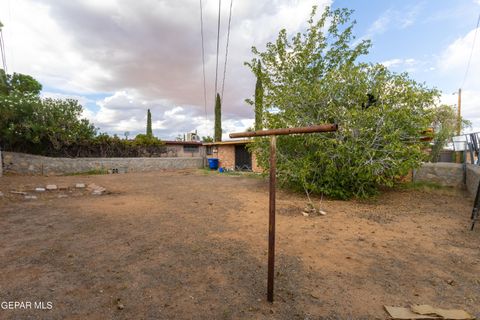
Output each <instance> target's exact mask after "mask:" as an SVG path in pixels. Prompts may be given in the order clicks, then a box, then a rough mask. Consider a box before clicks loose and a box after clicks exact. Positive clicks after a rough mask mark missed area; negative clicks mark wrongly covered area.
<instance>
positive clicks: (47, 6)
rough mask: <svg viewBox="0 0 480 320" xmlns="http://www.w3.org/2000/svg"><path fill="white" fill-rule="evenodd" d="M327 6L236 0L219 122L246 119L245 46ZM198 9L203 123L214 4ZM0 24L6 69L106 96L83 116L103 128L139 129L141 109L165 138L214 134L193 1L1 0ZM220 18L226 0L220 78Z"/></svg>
mask: <svg viewBox="0 0 480 320" xmlns="http://www.w3.org/2000/svg"><path fill="white" fill-rule="evenodd" d="M331 2H332V1H331V0H320V1H318V0H304V1H298V0H274V1H268V0H258V1H253V0H250V1H234V4H233V16H232V28H231V35H230V49H229V57H228V66H227V71H226V83H225V93H224V99H223V106H222V107H223V114H224V119H225V121H224V124H225V126H224V128H227V126H230V125H232V126H231V127H228V128H229V130H234V131H236V130H237V129H240V128H242V129H244V124H246V123H247V122H248V121H247V120H245V119H252V118H253V110H252V108H251V107H250V106H247V105H246V104H245V103H244V99H245V98H249V97H251V95H252V94H253V89H254V79H253V76H252V75H251V74H250V71H249V70H248V69H247V68H246V67H245V66H244V65H243V62H244V61H248V60H250V58H251V53H250V48H251V46H252V45H256V46H259V47H260V48H263V46H264V45H265V43H266V42H267V41H272V40H274V39H275V37H276V35H277V33H278V31H279V30H280V29H281V28H284V27H285V28H287V30H288V32H290V33H295V32H298V31H301V30H302V28H303V26H305V24H306V20H307V18H308V16H309V14H310V11H311V7H312V5H319V11H320V12H321V11H322V8H323V6H325V5H329V4H331ZM9 5H10V8H9V7H8V6H9ZM204 5H205V6H204V28H205V50H206V57H205V58H206V72H207V94H208V97H207V98H208V101H207V109H208V110H207V111H208V114H209V119H211V118H212V114H213V103H214V88H213V82H214V70H215V58H216V56H215V52H216V22H217V10H218V7H217V5H218V3H216V2H215V1H204ZM9 11H10V12H11V14H8V12H9ZM0 20H1V21H2V22H3V23H4V25H5V27H4V36H5V43H6V47H7V60H8V62H9V66H10V70H9V71H10V72H12V71H15V72H22V73H27V74H30V75H32V76H33V77H35V78H37V79H38V80H40V81H41V82H42V83H43V84H44V87H45V88H47V89H48V90H49V91H55V90H59V91H62V92H70V93H72V95H75V96H82V95H83V94H87V93H88V94H91V93H103V94H109V97H108V98H106V99H103V100H101V101H98V102H97V105H98V107H99V110H98V111H96V112H93V111H90V112H88V111H87V112H86V114H87V115H88V117H89V118H90V119H92V120H93V121H94V122H95V124H96V125H97V126H99V127H100V128H101V130H102V131H109V132H117V133H121V131H123V130H128V131H132V132H133V131H139V132H140V131H143V128H144V117H145V114H146V109H147V108H151V109H152V111H154V114H155V116H156V117H157V122H154V123H155V126H157V131H158V133H159V134H162V135H163V134H164V135H168V136H172V134H175V133H176V132H177V131H179V129H180V128H181V129H182V130H186V129H187V128H191V129H188V130H193V129H195V126H198V127H199V128H204V131H205V134H207V133H209V132H211V131H213V124H212V123H210V122H209V121H210V120H208V121H206V120H205V116H204V105H203V83H202V81H203V77H202V64H201V42H200V15H199V4H198V1H195V0H182V1H160V2H159V1H151V0H137V1H128V0H108V1H103V0H102V1H95V0H88V1H81V2H78V1H60V0H40V1H38V0H36V1H34V0H16V1H9V2H7V1H1V2H0ZM227 21H228V2H223V3H222V22H221V23H222V27H221V28H222V30H221V39H220V48H221V52H220V55H221V56H220V63H219V79H220V81H219V82H220V83H221V79H222V74H223V59H224V52H225V51H224V50H225V41H226V25H227ZM174 107H181V108H183V109H182V110H183V111H182V112H181V113H180V114H181V115H183V119H179V118H178V117H177V118H174V119H170V118H168V117H169V116H170V115H169V114H168V113H166V112H167V111H168V110H169V109H170V108H174ZM177 116H178V115H177ZM163 117H165V118H163ZM202 119H203V120H202ZM180 121H184V122H186V123H185V125H180ZM207 127H208V130H207ZM209 135H211V133H209Z"/></svg>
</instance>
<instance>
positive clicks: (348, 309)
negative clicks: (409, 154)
mask: <svg viewBox="0 0 480 320" xmlns="http://www.w3.org/2000/svg"><path fill="white" fill-rule="evenodd" d="M77 182H84V183H87V184H88V183H92V182H94V183H95V184H97V185H100V186H103V187H106V188H107V190H108V191H110V192H111V193H110V194H107V195H102V196H94V195H90V194H89V193H88V192H86V191H75V192H68V191H51V192H45V193H42V194H37V195H38V199H36V200H25V199H24V196H22V195H15V194H11V193H10V190H20V191H21V190H22V189H23V190H27V189H32V188H34V187H36V186H40V185H45V184H47V183H56V184H57V185H60V184H68V185H70V186H72V185H74V184H75V183H77ZM0 191H2V192H3V193H4V196H3V197H0V230H1V231H0V243H1V247H0V270H1V271H0V302H2V301H3V302H5V301H43V302H52V303H53V308H52V309H51V310H2V309H1V308H0V318H1V319H112V318H114V319H385V318H387V314H386V313H385V311H384V310H383V305H385V304H386V305H396V306H409V305H410V304H431V305H435V306H438V307H444V308H461V309H465V310H466V311H469V312H470V313H473V314H475V315H476V316H477V317H478V316H480V228H477V229H476V230H474V231H473V232H471V231H469V230H468V227H469V217H470V212H471V202H472V201H471V199H469V198H467V197H466V196H465V195H464V194H463V193H461V192H458V193H457V192H455V191H453V190H443V189H441V190H423V191H418V190H398V191H388V192H385V193H384V194H383V195H381V196H379V197H378V198H377V199H375V200H372V201H348V202H346V201H332V200H323V202H322V208H323V209H324V210H325V211H326V212H327V215H326V216H318V217H317V216H315V217H311V216H310V217H304V216H302V214H301V211H302V209H303V208H304V206H305V198H304V197H303V196H301V195H296V194H290V193H286V192H280V193H279V194H278V195H277V199H278V200H277V206H278V210H277V213H278V214H277V260H276V283H275V302H274V303H273V304H269V303H267V302H266V301H265V296H266V270H267V268H266V260H267V259H266V258H267V251H266V249H267V220H268V219H267V218H268V217H267V215H268V187H267V183H266V182H265V181H264V180H263V179H259V178H249V177H237V176H227V175H220V174H217V173H211V174H206V173H205V172H203V171H181V172H178V171H177V172H157V173H148V174H147V173H139V174H124V175H101V176H69V177H3V178H1V179H0ZM32 194H34V193H32ZM60 194H66V195H67V197H66V198H59V197H58V196H59V195H60ZM317 200H318V199H317Z"/></svg>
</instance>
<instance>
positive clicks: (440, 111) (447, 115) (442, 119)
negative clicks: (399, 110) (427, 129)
mask: <svg viewBox="0 0 480 320" xmlns="http://www.w3.org/2000/svg"><path fill="white" fill-rule="evenodd" d="M431 111H432V115H431V116H432V128H433V130H434V133H435V134H434V140H433V144H432V147H431V149H432V150H431V153H430V161H432V162H437V161H438V159H439V157H440V152H441V151H442V149H443V148H444V147H445V145H446V144H447V143H448V142H449V141H450V140H451V138H452V137H453V136H455V135H456V132H457V127H458V122H459V121H458V116H457V113H456V111H455V108H453V107H452V106H448V105H441V106H439V107H438V108H435V109H432V110H431ZM460 123H461V125H462V128H466V127H468V126H470V125H471V122H470V121H467V120H464V119H460Z"/></svg>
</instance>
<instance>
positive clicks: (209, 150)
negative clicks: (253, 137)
mask: <svg viewBox="0 0 480 320" xmlns="http://www.w3.org/2000/svg"><path fill="white" fill-rule="evenodd" d="M249 142H250V140H246V139H242V140H229V141H220V142H209V143H204V144H203V145H204V146H205V147H206V150H205V152H206V155H207V158H218V160H219V166H220V167H221V168H225V169H229V170H251V171H253V172H262V169H261V168H260V167H259V166H258V164H257V159H256V157H255V154H252V152H250V150H249V149H248V148H247V145H248V143H249Z"/></svg>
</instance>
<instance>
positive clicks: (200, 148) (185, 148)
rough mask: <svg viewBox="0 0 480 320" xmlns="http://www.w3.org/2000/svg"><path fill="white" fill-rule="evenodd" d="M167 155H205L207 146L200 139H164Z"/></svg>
mask: <svg viewBox="0 0 480 320" xmlns="http://www.w3.org/2000/svg"><path fill="white" fill-rule="evenodd" d="M163 142H165V147H166V154H167V157H183V158H185V157H205V156H206V153H205V146H204V145H203V144H202V143H201V142H200V141H163Z"/></svg>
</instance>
